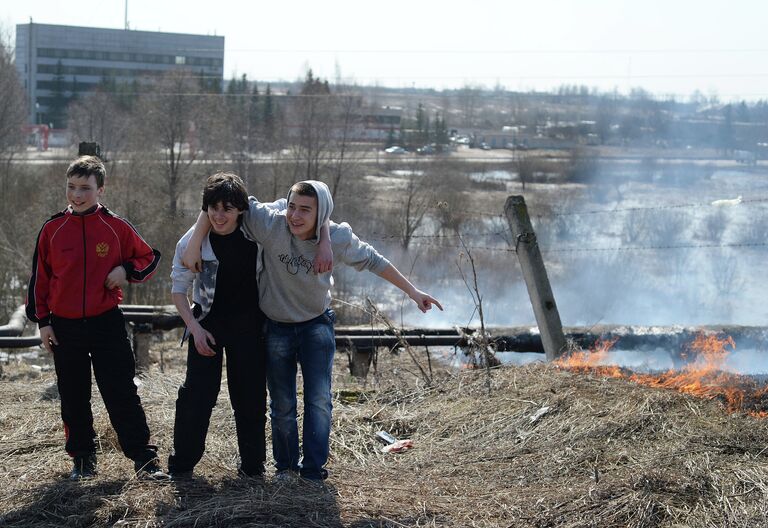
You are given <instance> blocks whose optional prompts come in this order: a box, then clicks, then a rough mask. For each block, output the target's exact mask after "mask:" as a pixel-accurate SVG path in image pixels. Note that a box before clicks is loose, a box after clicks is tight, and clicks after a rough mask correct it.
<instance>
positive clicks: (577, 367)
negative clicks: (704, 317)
mask: <svg viewBox="0 0 768 528" xmlns="http://www.w3.org/2000/svg"><path fill="white" fill-rule="evenodd" d="M616 341H618V339H613V340H598V341H597V342H596V343H595V346H594V348H593V349H592V350H590V351H585V350H579V351H576V352H574V353H572V354H570V355H568V356H566V357H563V358H560V359H558V360H557V361H556V362H555V364H556V365H558V366H560V367H562V368H565V369H568V370H572V371H575V372H582V373H594V374H598V375H601V376H608V377H614V378H622V379H627V380H630V381H633V382H635V383H640V384H643V385H649V386H652V387H659V388H665V389H674V390H677V391H680V392H683V393H685V394H692V395H694V396H698V397H700V398H705V399H720V400H722V401H723V403H724V405H725V406H726V408H727V409H728V411H729V412H737V411H743V412H747V413H748V414H751V415H753V416H760V417H763V416H768V412H766V411H765V410H763V408H764V407H766V406H767V405H768V404H767V403H766V402H763V401H762V400H763V397H764V396H765V395H766V393H768V387H759V386H758V385H757V384H756V383H755V382H754V381H753V380H751V379H750V378H747V377H744V376H740V375H738V374H733V373H730V372H725V371H724V370H723V366H724V365H725V361H726V359H727V358H728V355H729V354H730V352H731V350H733V349H735V348H736V344H735V343H734V342H733V339H732V338H731V337H729V336H725V337H719V336H717V335H705V334H703V333H702V334H699V335H698V336H696V338H695V339H694V340H693V342H692V343H691V344H690V345H689V346H688V347H687V349H686V350H685V351H684V352H683V354H682V356H683V357H684V358H685V359H688V363H687V364H686V365H685V366H684V367H683V368H682V369H680V370H674V369H671V370H668V371H667V372H664V373H663V374H657V375H656V374H640V373H635V372H632V371H629V370H627V369H624V368H620V367H618V366H615V365H606V364H604V363H607V361H608V352H609V351H610V349H611V348H612V347H613V345H614V344H615V343H616Z"/></svg>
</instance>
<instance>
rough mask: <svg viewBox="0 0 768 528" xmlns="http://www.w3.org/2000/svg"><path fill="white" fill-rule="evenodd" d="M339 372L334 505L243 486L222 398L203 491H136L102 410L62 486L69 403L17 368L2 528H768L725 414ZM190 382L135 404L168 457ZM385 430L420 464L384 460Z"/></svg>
mask: <svg viewBox="0 0 768 528" xmlns="http://www.w3.org/2000/svg"><path fill="white" fill-rule="evenodd" d="M154 352H156V350H155V351H154ZM169 355H170V354H167V355H166V357H168V356H169ZM178 356H180V354H179V355H178ZM341 356H342V355H341V354H339V358H338V363H337V365H336V367H337V368H336V385H335V387H336V389H337V390H338V391H339V397H338V398H337V400H336V401H335V411H334V412H335V415H334V425H333V433H332V439H331V451H332V460H331V462H330V470H331V472H332V476H331V478H330V479H329V481H328V484H327V486H326V487H325V488H315V487H312V486H310V485H306V484H302V483H296V484H278V483H275V482H273V481H272V479H271V478H268V479H267V481H266V483H258V482H255V481H248V480H240V479H238V478H237V477H236V475H235V469H236V444H235V437H234V426H233V424H232V420H231V411H230V409H229V405H228V401H227V395H226V390H224V388H223V390H222V394H221V396H220V403H219V406H217V408H216V409H215V410H214V416H213V418H212V427H211V431H210V434H209V440H208V448H207V452H206V456H205V457H204V459H203V461H202V462H201V464H200V466H199V467H198V469H199V472H198V477H197V478H196V479H195V480H192V481H190V482H182V483H161V484H158V483H151V482H140V481H136V480H134V479H131V478H129V475H130V464H129V462H128V461H127V460H125V459H124V458H123V457H122V456H121V455H120V454H119V452H118V448H117V445H116V439H115V437H114V433H112V431H111V428H110V427H109V425H108V421H107V418H106V415H105V412H104V409H103V407H102V406H101V403H100V400H99V398H98V397H95V398H94V400H95V413H96V430H97V432H98V433H99V435H100V446H101V452H100V454H99V457H100V458H99V469H100V474H99V476H98V477H97V478H96V479H95V480H93V481H90V482H87V483H80V484H78V483H69V482H65V481H62V475H64V474H65V473H66V471H67V470H68V469H69V462H68V460H67V458H66V456H65V455H64V453H63V450H62V430H61V424H60V420H59V416H58V402H57V401H51V400H47V399H45V398H44V397H43V394H44V393H45V389H46V387H48V386H49V385H50V384H51V383H52V381H53V379H54V378H53V375H52V373H51V372H50V371H43V372H39V371H37V370H33V369H31V368H29V367H26V366H24V365H15V366H14V365H9V366H7V368H6V369H5V375H4V376H5V377H4V378H3V380H2V381H0V397H2V399H3V405H2V408H1V409H0V440H1V441H0V504H2V510H1V513H0V516H1V518H0V526H7V527H14V528H16V527H33V526H34V527H40V526H173V527H177V526H184V527H186V526H317V527H340V526H346V527H355V528H362V527H365V526H376V527H399V526H456V527H459V526H460V527H465V526H514V527H518V526H520V527H528V526H530V527H539V528H543V527H577V526H578V527H582V526H601V527H625V526H632V527H661V526H669V527H672V526H682V525H685V526H712V527H715V526H718V527H719V526H766V525H768V501H766V500H765V499H766V495H767V494H768V421H766V420H760V419H755V418H753V417H751V416H748V415H746V414H744V413H741V412H732V413H728V412H724V411H725V408H724V404H723V403H721V402H720V401H719V400H717V399H702V398H696V397H693V396H691V395H689V394H682V393H679V392H675V391H669V390H658V389H656V388H653V387H648V386H644V385H639V384H636V383H632V382H630V381H629V380H628V379H616V378H610V377H607V376H601V375H589V376H585V375H583V374H580V373H574V372H570V371H568V370H565V369H562V368H557V367H555V366H553V365H542V364H537V365H529V366H524V367H499V368H494V369H493V370H492V376H491V382H492V386H491V389H492V390H491V392H490V394H488V391H487V387H486V373H485V372H482V371H477V370H462V371H460V372H447V371H443V372H436V373H435V376H434V381H433V384H432V385H431V386H425V385H424V384H423V381H422V379H421V376H420V375H419V374H418V372H414V371H413V368H412V367H411V364H410V359H409V358H402V357H395V356H390V355H389V354H387V355H381V356H380V357H379V363H378V364H379V373H378V377H377V379H375V380H370V381H369V383H368V385H367V386H365V387H361V386H359V385H358V384H357V382H356V381H354V380H353V379H351V378H349V376H348V375H347V374H346V368H345V365H344V364H343V363H342V360H343V358H342V357H341ZM592 373H593V374H594V373H595V371H592ZM182 376H183V372H182V370H181V369H180V368H179V362H178V361H176V364H174V365H170V366H169V367H168V368H167V369H166V373H160V372H158V371H156V370H153V371H152V372H150V373H149V375H148V376H147V377H146V378H145V379H144V382H143V384H142V386H141V388H140V391H141V394H142V398H143V400H144V402H145V405H146V408H147V411H148V415H149V418H150V420H151V427H152V430H153V432H154V434H155V440H156V442H157V443H158V444H159V446H160V449H161V453H162V455H163V457H164V458H165V457H166V456H167V454H168V450H169V448H170V444H171V434H172V424H173V411H174V399H175V392H176V387H177V386H178V383H179V382H180V381H181V379H182ZM353 393H357V394H359V397H357V398H354V397H350V394H353ZM382 429H383V430H387V431H389V432H390V433H392V434H393V435H395V436H397V437H399V438H411V439H413V440H414V443H415V447H414V449H411V450H409V451H407V452H405V453H403V454H399V455H391V454H390V455H387V454H383V453H381V451H380V447H381V444H377V443H376V441H375V439H374V433H375V432H376V431H378V430H382Z"/></svg>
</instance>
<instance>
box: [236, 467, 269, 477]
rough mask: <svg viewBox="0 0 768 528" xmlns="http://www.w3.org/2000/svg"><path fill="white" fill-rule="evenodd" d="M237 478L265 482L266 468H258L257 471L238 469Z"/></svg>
mask: <svg viewBox="0 0 768 528" xmlns="http://www.w3.org/2000/svg"><path fill="white" fill-rule="evenodd" d="M237 476H238V477H240V478H248V479H256V480H264V466H261V467H257V468H255V469H246V468H243V467H239V468H238V469H237Z"/></svg>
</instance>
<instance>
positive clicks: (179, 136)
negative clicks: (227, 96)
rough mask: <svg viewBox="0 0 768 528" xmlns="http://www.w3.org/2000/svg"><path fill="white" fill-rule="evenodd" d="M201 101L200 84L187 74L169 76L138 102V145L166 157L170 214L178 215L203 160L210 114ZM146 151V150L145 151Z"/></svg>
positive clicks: (166, 190) (149, 151)
mask: <svg viewBox="0 0 768 528" xmlns="http://www.w3.org/2000/svg"><path fill="white" fill-rule="evenodd" d="M208 99H210V98H203V97H200V88H199V84H198V83H196V82H194V79H193V78H192V76H191V75H190V73H189V72H188V71H184V70H177V71H172V72H169V73H167V74H165V75H163V77H161V78H160V80H159V82H158V83H157V84H156V85H155V86H154V89H153V90H150V91H149V92H148V93H146V94H143V95H142V97H141V98H140V100H139V111H138V113H137V121H138V122H137V123H136V126H135V127H134V128H135V130H136V131H137V133H138V134H139V137H138V138H137V139H138V143H139V144H141V143H144V145H137V147H138V148H141V149H142V150H143V152H146V153H151V152H156V151H158V150H159V151H160V153H161V154H162V156H163V160H164V164H163V172H164V174H163V176H164V177H163V179H162V181H163V187H164V192H165V194H166V198H167V200H168V202H167V203H168V209H167V213H168V215H169V216H171V217H175V216H176V215H177V211H178V207H179V197H180V195H181V193H182V191H183V190H184V189H185V187H186V184H187V180H188V177H189V175H190V167H191V165H192V163H193V162H194V161H195V160H197V159H198V158H199V157H200V154H201V149H200V144H199V139H200V138H201V137H204V136H205V134H206V132H207V130H206V126H207V125H208V123H206V117H208V116H215V115H216V114H217V112H216V111H212V112H209V110H208V109H207V108H206V101H207V100H208ZM142 147H143V148H142Z"/></svg>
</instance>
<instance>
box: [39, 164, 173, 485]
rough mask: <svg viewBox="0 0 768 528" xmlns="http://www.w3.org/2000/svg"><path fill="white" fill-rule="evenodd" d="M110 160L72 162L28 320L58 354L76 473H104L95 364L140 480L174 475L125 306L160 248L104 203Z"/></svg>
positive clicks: (42, 250) (43, 233)
mask: <svg viewBox="0 0 768 528" xmlns="http://www.w3.org/2000/svg"><path fill="white" fill-rule="evenodd" d="M105 174H106V171H105V169H104V164H103V163H102V162H101V160H100V159H99V158H97V157H95V156H82V157H80V158H78V159H76V160H75V161H74V162H72V164H71V165H70V166H69V168H68V169H67V174H66V176H67V188H66V196H67V201H68V202H69V206H68V207H67V208H66V209H65V210H64V211H62V212H60V213H57V214H55V215H54V216H52V217H51V218H50V220H48V221H47V222H46V223H45V224H43V227H42V229H41V230H40V234H39V235H38V237H37V245H36V247H35V254H34V258H33V261H32V276H31V278H30V279H29V290H28V292H27V317H29V319H30V320H32V321H35V322H37V323H38V326H39V327H40V339H41V340H42V344H43V346H44V347H45V349H46V350H47V351H48V352H50V353H52V354H53V360H54V365H55V367H56V379H57V385H58V388H59V395H60V397H61V418H62V420H63V421H64V434H65V436H66V450H67V452H68V453H69V454H70V456H72V457H73V459H74V467H73V468H72V472H71V473H70V479H72V480H80V479H83V478H90V477H93V476H94V475H95V474H96V443H95V437H96V433H95V431H94V429H93V414H92V412H91V365H93V374H94V377H95V378H96V384H97V385H98V387H99V392H100V393H101V396H102V398H103V400H104V405H105V406H106V408H107V412H108V414H109V419H110V421H111V422H112V426H113V427H114V428H115V431H116V432H117V437H118V440H119V442H120V447H121V448H122V450H123V452H124V453H125V455H126V456H127V457H128V458H130V459H132V460H133V461H134V468H135V470H136V472H137V475H138V476H140V477H149V478H155V479H163V478H167V475H166V474H165V473H163V472H162V470H161V469H160V467H159V465H158V459H157V449H156V447H155V446H153V445H150V444H149V436H150V435H149V427H148V426H147V418H146V416H145V414H144V409H143V408H142V406H141V400H140V399H139V395H138V394H137V392H136V385H135V384H134V382H133V377H134V375H135V362H134V358H133V351H132V350H131V344H130V341H129V340H128V335H127V333H126V330H125V320H124V318H123V314H122V312H121V311H120V309H119V308H118V306H117V305H118V303H119V302H120V301H122V300H123V292H122V290H121V289H120V286H121V285H123V284H125V283H126V281H128V282H143V281H145V280H147V279H149V278H150V277H151V276H152V274H153V273H154V272H155V270H156V269H157V265H158V262H159V261H160V253H159V252H158V251H157V250H155V249H152V248H151V247H150V246H149V245H148V244H147V243H146V242H145V241H144V239H143V238H141V235H139V233H138V232H137V231H136V229H135V228H134V227H133V226H132V225H131V224H130V223H128V222H127V221H125V220H123V219H122V218H120V217H119V216H117V215H115V214H114V213H112V212H110V211H109V210H107V208H106V207H104V206H103V205H101V204H100V203H99V199H100V197H101V196H102V194H103V193H104V177H105Z"/></svg>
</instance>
